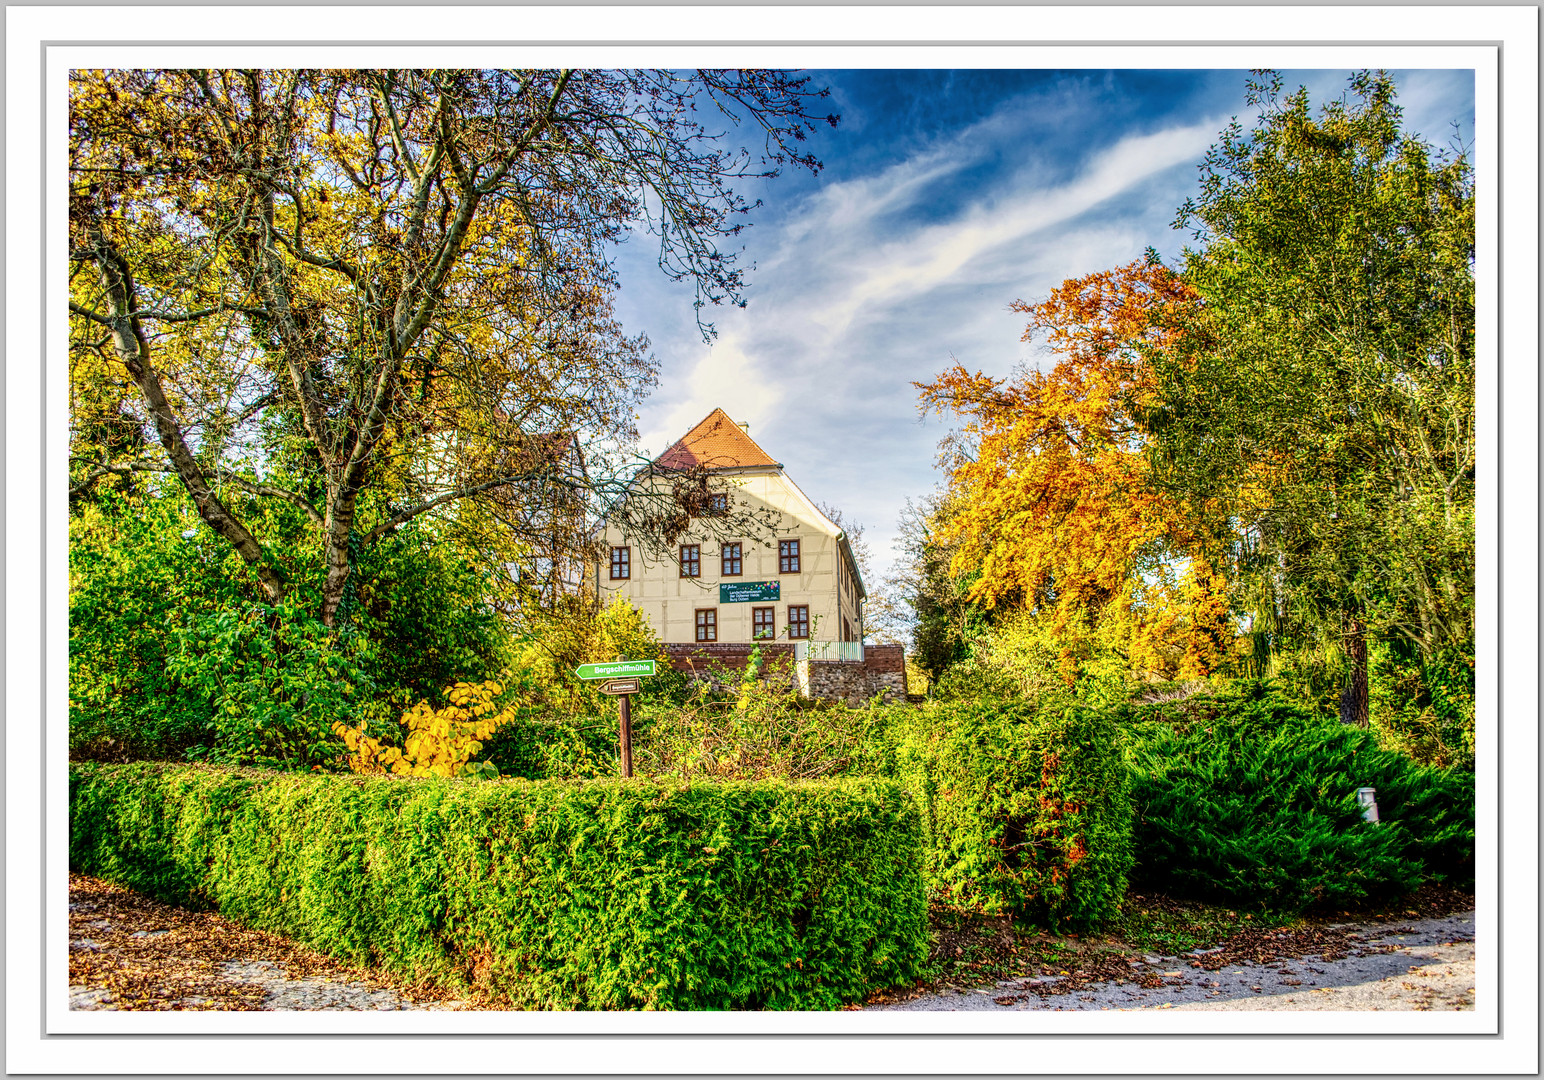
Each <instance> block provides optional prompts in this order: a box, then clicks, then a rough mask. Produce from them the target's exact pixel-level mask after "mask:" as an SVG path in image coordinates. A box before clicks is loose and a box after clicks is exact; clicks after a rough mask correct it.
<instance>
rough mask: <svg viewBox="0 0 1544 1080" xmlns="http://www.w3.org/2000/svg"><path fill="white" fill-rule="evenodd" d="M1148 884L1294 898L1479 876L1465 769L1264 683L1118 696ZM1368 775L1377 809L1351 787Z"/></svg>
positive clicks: (1262, 902) (1276, 905)
mask: <svg viewBox="0 0 1544 1080" xmlns="http://www.w3.org/2000/svg"><path fill="white" fill-rule="evenodd" d="M1121 719H1122V721H1123V722H1124V723H1125V725H1126V726H1127V728H1128V731H1129V735H1130V740H1129V745H1130V747H1131V768H1132V783H1133V786H1132V798H1133V800H1134V802H1135V804H1136V810H1137V815H1136V827H1135V834H1134V838H1135V843H1136V850H1137V852H1138V865H1137V870H1136V877H1137V879H1138V880H1140V881H1141V882H1142V883H1143V884H1144V885H1145V886H1149V887H1152V888H1156V889H1160V890H1163V891H1165V892H1168V893H1171V894H1173V895H1180V896H1193V897H1197V898H1200V899H1208V900H1214V901H1220V902H1224V903H1229V904H1234V905H1238V906H1250V907H1261V906H1263V907H1268V908H1272V909H1275V910H1279V911H1297V910H1302V909H1304V908H1307V907H1310V906H1315V905H1318V906H1333V905H1345V904H1351V903H1356V902H1360V901H1366V900H1385V899H1390V898H1392V897H1394V896H1397V895H1399V894H1401V893H1404V892H1407V891H1409V890H1410V889H1412V888H1414V887H1415V886H1416V885H1417V884H1419V882H1420V881H1421V880H1422V879H1423V878H1432V879H1436V880H1444V881H1447V882H1449V883H1450V884H1454V885H1458V886H1461V887H1469V886H1472V885H1473V882H1474V776H1473V774H1472V773H1466V772H1462V771H1458V770H1442V769H1433V768H1428V767H1424V766H1421V765H1417V764H1415V763H1414V762H1412V761H1410V760H1409V759H1408V758H1406V757H1404V756H1403V755H1401V754H1398V753H1395V752H1393V751H1389V750H1383V749H1380V748H1379V746H1378V743H1377V738H1376V736H1374V735H1373V734H1372V733H1371V732H1369V731H1365V730H1361V729H1358V728H1352V727H1346V726H1344V725H1342V724H1341V723H1339V722H1338V721H1337V720H1334V719H1326V718H1323V717H1319V716H1317V715H1315V714H1314V713H1312V712H1310V711H1308V710H1306V709H1304V708H1302V707H1301V706H1299V705H1297V704H1295V703H1293V702H1291V701H1289V700H1288V699H1287V698H1285V697H1284V696H1282V695H1281V694H1280V693H1278V692H1276V690H1275V689H1274V688H1272V687H1271V686H1270V685H1269V684H1262V683H1245V684H1241V685H1239V686H1237V687H1235V688H1234V690H1233V691H1232V692H1230V693H1228V694H1224V695H1219V696H1206V697H1197V698H1191V699H1189V700H1187V701H1184V702H1178V703H1171V704H1166V705H1160V706H1150V707H1146V708H1135V709H1126V710H1123V711H1122V713H1121ZM1359 787H1371V788H1374V789H1376V798H1377V802H1378V816H1379V822H1378V823H1377V824H1372V823H1369V822H1366V821H1364V820H1363V819H1362V809H1361V807H1360V805H1359V804H1358V803H1357V800H1356V789H1357V788H1359Z"/></svg>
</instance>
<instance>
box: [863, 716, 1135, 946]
mask: <svg viewBox="0 0 1544 1080" xmlns="http://www.w3.org/2000/svg"><path fill="white" fill-rule="evenodd" d="M876 712H881V713H882V714H883V717H884V721H885V722H884V723H883V724H880V725H876V726H875V728H874V736H875V737H877V738H878V739H879V740H880V742H881V748H880V750H879V752H878V753H877V755H875V756H877V757H878V758H879V764H878V768H879V770H880V771H882V772H884V773H886V774H887V775H891V776H893V777H895V778H896V779H897V780H899V781H900V782H901V783H902V784H903V785H904V786H905V788H906V790H907V791H909V792H911V793H912V795H913V796H915V797H916V799H917V802H918V805H919V807H920V809H921V811H922V823H923V833H924V836H925V837H926V840H927V849H928V854H927V877H928V885H929V887H930V889H932V890H933V892H934V894H935V895H937V896H939V897H940V898H941V899H944V900H946V901H947V902H949V903H953V904H957V905H961V906H968V907H973V908H979V909H981V910H984V911H989V912H1012V913H1014V914H1016V915H1019V916H1021V917H1024V918H1027V919H1030V920H1033V921H1036V922H1040V923H1043V924H1047V925H1050V926H1053V927H1069V928H1073V929H1080V928H1086V927H1089V926H1092V925H1095V924H1097V923H1099V922H1101V921H1103V920H1105V919H1108V918H1110V917H1112V916H1114V915H1115V914H1116V912H1117V911H1118V909H1119V907H1120V902H1121V899H1122V897H1123V896H1124V895H1125V889H1126V873H1127V870H1128V868H1129V867H1130V865H1131V835H1130V834H1131V804H1130V801H1129V799H1128V797H1127V793H1126V788H1127V780H1126V766H1125V762H1124V759H1123V753H1122V747H1121V733H1120V730H1119V728H1118V727H1117V726H1116V725H1115V724H1114V723H1113V721H1111V720H1110V719H1109V718H1108V717H1107V716H1105V715H1103V714H1101V713H1098V712H1095V711H1092V710H1087V709H1079V708H1071V709H1066V710H1063V711H1060V712H1057V711H1054V710H1044V711H1038V710H1036V708H1035V707H1034V706H1033V705H1032V704H1031V703H1028V702H1024V701H1022V700H1012V699H1004V700H1000V701H980V700H978V701H955V702H944V703H937V704H932V705H926V706H920V707H910V706H896V707H892V708H889V709H885V710H876Z"/></svg>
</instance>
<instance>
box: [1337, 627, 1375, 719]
mask: <svg viewBox="0 0 1544 1080" xmlns="http://www.w3.org/2000/svg"><path fill="white" fill-rule="evenodd" d="M1344 640H1345V648H1346V656H1347V657H1349V658H1350V660H1351V678H1350V681H1349V682H1347V684H1346V688H1345V689H1344V690H1342V691H1341V693H1340V722H1341V723H1342V724H1349V725H1351V726H1353V727H1359V728H1365V727H1367V726H1368V709H1367V624H1366V623H1364V622H1363V621H1362V618H1361V613H1360V612H1355V613H1348V614H1347V615H1346V616H1345V635H1344Z"/></svg>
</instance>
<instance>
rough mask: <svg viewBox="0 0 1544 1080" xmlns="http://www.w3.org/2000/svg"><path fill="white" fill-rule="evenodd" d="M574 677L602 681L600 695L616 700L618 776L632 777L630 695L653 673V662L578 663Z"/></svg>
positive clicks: (631, 713)
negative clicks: (620, 742)
mask: <svg viewBox="0 0 1544 1080" xmlns="http://www.w3.org/2000/svg"><path fill="white" fill-rule="evenodd" d="M574 674H575V675H577V676H579V678H581V679H605V680H606V682H605V683H603V684H602V685H601V687H600V692H601V693H603V694H611V695H613V696H614V697H615V698H616V699H617V727H618V729H619V734H620V737H621V741H622V775H623V776H629V777H630V776H632V775H633V707H632V701H633V695H634V694H636V693H637V692H638V690H639V688H640V687H641V686H642V685H643V684H642V683H641V682H640V681H639V680H640V679H646V678H648V677H649V676H651V675H653V674H654V661H653V660H623V659H621V658H618V659H617V660H616V662H614V663H610V664H580V665H579V666H578V667H577V668H575V669H574Z"/></svg>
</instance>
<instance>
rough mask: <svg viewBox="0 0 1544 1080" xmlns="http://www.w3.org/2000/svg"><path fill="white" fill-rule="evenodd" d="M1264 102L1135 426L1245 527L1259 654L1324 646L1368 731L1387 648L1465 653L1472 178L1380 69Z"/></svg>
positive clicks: (1196, 258)
mask: <svg viewBox="0 0 1544 1080" xmlns="http://www.w3.org/2000/svg"><path fill="white" fill-rule="evenodd" d="M1249 101H1250V104H1251V105H1252V106H1255V107H1257V108H1258V110H1259V117H1258V120H1257V122H1256V123H1255V125H1254V127H1253V128H1252V129H1251V130H1249V131H1245V130H1244V129H1243V127H1242V126H1241V125H1240V124H1239V123H1238V122H1236V121H1235V122H1234V123H1233V124H1232V125H1231V126H1230V127H1229V128H1228V129H1227V130H1226V131H1225V132H1224V133H1223V136H1222V138H1221V140H1220V141H1219V142H1218V143H1217V144H1216V145H1214V146H1213V147H1212V148H1211V150H1210V151H1209V152H1208V154H1207V156H1206V159H1205V162H1204V164H1203V166H1202V176H1201V191H1200V194H1199V195H1198V196H1196V197H1195V198H1194V199H1192V200H1189V201H1187V202H1186V203H1185V205H1184V206H1183V207H1182V208H1181V210H1180V213H1179V217H1178V220H1177V222H1176V225H1177V226H1178V227H1182V228H1187V229H1189V230H1191V232H1192V233H1193V236H1194V238H1195V241H1196V246H1195V247H1194V248H1192V249H1190V250H1187V252H1186V256H1185V266H1184V275H1185V278H1186V281H1187V282H1188V283H1189V284H1190V286H1191V287H1193V288H1194V289H1195V290H1196V291H1197V292H1198V293H1199V294H1200V296H1201V300H1202V303H1201V305H1200V313H1199V314H1198V315H1197V316H1196V318H1197V325H1196V326H1195V328H1194V331H1193V332H1191V333H1187V334H1182V335H1180V336H1179V337H1178V338H1177V339H1176V343H1175V344H1174V346H1173V347H1172V348H1168V349H1164V350H1154V351H1153V353H1152V355H1151V362H1152V364H1153V366H1154V368H1155V370H1156V372H1157V374H1158V380H1157V381H1158V386H1157V388H1156V391H1155V393H1154V398H1153V401H1152V402H1151V404H1150V407H1149V408H1147V409H1146V411H1145V413H1144V415H1143V417H1142V420H1143V425H1144V428H1145V433H1146V439H1147V446H1148V451H1149V454H1150V455H1151V459H1152V461H1153V464H1154V469H1153V472H1154V475H1155V477H1156V478H1157V482H1159V483H1160V484H1162V485H1164V486H1166V487H1167V488H1169V489H1171V490H1175V491H1178V492H1180V493H1182V494H1184V495H1186V496H1188V497H1190V498H1191V499H1192V500H1193V501H1195V502H1197V503H1202V502H1206V503H1208V504H1210V505H1215V506H1218V507H1220V508H1221V509H1222V512H1223V513H1224V514H1225V515H1226V516H1227V517H1228V518H1229V519H1230V520H1231V522H1232V523H1233V525H1234V526H1235V529H1236V534H1237V537H1238V540H1237V545H1236V547H1235V548H1234V550H1233V552H1232V555H1233V556H1234V558H1235V560H1236V562H1237V564H1238V569H1239V579H1240V581H1241V582H1242V583H1243V587H1244V588H1245V589H1246V591H1247V592H1248V593H1249V595H1248V596H1247V604H1246V606H1247V607H1249V608H1250V609H1252V610H1253V611H1254V613H1255V617H1254V627H1253V629H1254V635H1255V639H1256V657H1257V659H1262V660H1263V659H1266V658H1268V657H1269V656H1270V655H1271V654H1272V653H1273V652H1281V651H1283V650H1286V649H1289V648H1297V647H1303V646H1305V645H1306V646H1313V647H1316V648H1318V649H1319V650H1320V651H1321V653H1323V654H1325V655H1328V656H1329V657H1330V658H1332V659H1333V660H1335V662H1336V663H1335V666H1336V668H1337V669H1338V670H1340V671H1342V672H1344V675H1343V680H1344V682H1343V689H1342V692H1341V695H1340V702H1339V709H1340V713H1341V717H1342V719H1343V720H1344V721H1346V722H1348V723H1353V724H1357V725H1360V726H1366V725H1367V723H1368V715H1369V712H1368V700H1369V694H1368V655H1369V652H1368V645H1369V637H1370V636H1371V637H1374V638H1387V639H1390V640H1399V641H1403V642H1407V643H1409V644H1410V645H1411V646H1413V647H1414V648H1415V649H1416V650H1417V651H1418V652H1419V653H1420V654H1422V655H1424V656H1429V657H1435V656H1437V655H1439V654H1441V653H1443V652H1444V650H1447V649H1449V648H1452V647H1457V648H1459V649H1460V650H1462V649H1464V648H1465V647H1467V648H1468V649H1469V651H1470V654H1471V655H1472V640H1473V617H1474V613H1473V601H1474V482H1475V410H1474V361H1475V353H1474V277H1473V264H1474V184H1473V173H1472V169H1471V167H1470V164H1469V161H1468V159H1467V158H1466V157H1464V156H1463V155H1462V154H1456V155H1449V154H1445V153H1441V152H1438V151H1437V150H1435V149H1434V148H1433V147H1432V146H1431V145H1430V144H1428V143H1426V142H1424V141H1422V140H1421V139H1419V138H1418V137H1416V136H1414V135H1410V134H1407V133H1406V132H1405V131H1404V130H1403V129H1402V127H1401V114H1400V110H1399V107H1398V105H1397V104H1396V100H1395V87H1394V83H1393V81H1392V79H1391V78H1389V76H1387V75H1386V74H1382V73H1378V74H1369V73H1361V74H1358V75H1356V76H1355V77H1354V78H1352V80H1351V82H1350V88H1349V93H1348V94H1346V95H1345V97H1344V98H1342V99H1341V100H1338V101H1334V102H1331V103H1329V104H1328V105H1326V106H1324V108H1323V109H1322V110H1320V111H1319V112H1318V114H1317V115H1315V114H1314V113H1313V111H1312V110H1311V108H1310V102H1309V98H1308V94H1307V92H1306V90H1299V91H1298V92H1297V93H1295V94H1292V95H1290V96H1286V97H1283V96H1282V94H1281V81H1280V79H1279V77H1278V76H1275V75H1273V74H1269V73H1266V74H1264V75H1262V76H1259V77H1257V78H1256V79H1255V80H1253V81H1251V83H1250V97H1249Z"/></svg>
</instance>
